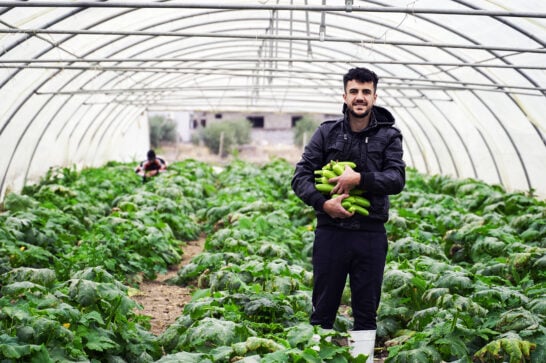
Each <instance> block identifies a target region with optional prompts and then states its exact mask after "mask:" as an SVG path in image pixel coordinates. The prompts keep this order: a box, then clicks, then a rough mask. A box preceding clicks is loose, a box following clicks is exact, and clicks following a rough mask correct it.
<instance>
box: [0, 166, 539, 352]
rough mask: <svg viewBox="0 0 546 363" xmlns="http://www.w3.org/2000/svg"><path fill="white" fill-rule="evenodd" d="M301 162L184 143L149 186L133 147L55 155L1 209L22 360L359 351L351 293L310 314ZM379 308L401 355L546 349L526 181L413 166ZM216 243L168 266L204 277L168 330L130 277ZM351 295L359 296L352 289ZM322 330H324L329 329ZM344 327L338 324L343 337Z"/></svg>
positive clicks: (13, 332) (5, 280)
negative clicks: (195, 245)
mask: <svg viewBox="0 0 546 363" xmlns="http://www.w3.org/2000/svg"><path fill="white" fill-rule="evenodd" d="M292 173H293V166H291V165H289V164H288V163H287V162H285V161H283V160H274V161H271V162H269V163H267V164H266V165H262V166H259V165H255V164H250V163H246V162H242V161H239V160H236V161H233V162H232V163H230V164H229V165H227V166H226V167H225V168H224V169H223V170H221V171H218V172H214V170H213V168H212V167H211V166H209V165H207V164H204V163H200V162H196V161H193V160H186V161H184V162H179V163H174V164H173V165H172V166H171V167H170V168H169V171H168V172H166V173H164V174H163V175H161V176H160V177H158V178H154V179H153V180H152V181H151V182H149V183H146V184H144V185H142V184H141V182H140V179H138V177H136V176H135V175H134V174H133V173H132V169H131V168H130V167H129V166H127V165H123V164H117V163H110V164H108V165H106V166H105V167H103V168H96V169H86V170H83V171H82V172H76V171H74V170H70V169H59V170H52V171H51V172H50V173H48V175H46V176H45V177H44V178H43V180H42V182H41V183H39V184H38V185H34V186H28V187H26V188H25V190H24V191H23V193H21V195H17V194H13V193H12V194H9V195H8V196H7V197H6V200H5V201H4V210H5V211H4V212H3V213H2V214H0V256H2V257H0V284H1V294H2V296H0V307H1V311H0V328H1V330H0V331H1V332H2V333H1V334H0V357H1V358H2V359H3V361H6V362H12V361H13V362H15V361H19V360H25V361H32V360H34V361H40V362H48V361H54V362H57V361H59V362H60V361H63V362H65V361H66V362H84V361H86V362H88V361H89V362H103V361H104V362H106V361H117V362H154V361H158V362H180V361H184V362H208V361H210V362H234V361H241V362H256V361H260V362H347V361H359V359H353V358H351V356H350V354H349V351H348V348H347V347H345V346H338V345H336V344H334V343H332V342H331V341H330V339H327V337H328V336H336V337H340V336H346V335H347V332H348V331H349V330H350V329H351V311H350V308H344V309H340V314H339V315H338V317H337V319H336V323H335V331H334V332H326V331H323V330H321V329H319V328H317V327H313V326H311V325H309V323H308V320H309V314H310V312H311V291H312V269H311V264H310V261H311V253H312V243H313V229H314V221H315V219H314V213H313V210H312V209H311V208H310V207H308V206H305V205H304V204H303V203H302V202H301V201H300V200H299V199H298V198H297V197H296V196H295V195H294V193H293V192H292V191H291V188H290V179H291V177H292ZM391 204H392V209H391V218H390V221H389V223H388V224H387V229H388V234H389V254H388V257H387V266H386V270H385V277H384V284H383V296H382V301H381V304H380V308H379V311H378V331H377V333H378V334H377V335H378V342H377V344H378V348H382V349H384V350H386V351H387V353H388V358H387V362H472V361H480V362H505V361H509V362H524V361H531V362H542V361H546V326H545V323H544V318H545V316H546V272H545V271H546V268H545V267H546V253H545V251H546V222H545V221H546V208H545V206H546V205H545V203H544V202H543V201H539V200H538V199H536V198H533V197H532V196H530V195H527V194H524V193H507V192H505V191H504V190H503V189H502V188H500V187H498V186H491V185H487V184H485V183H482V182H478V181H475V180H454V179H450V178H447V177H441V176H423V175H421V174H419V173H417V172H415V171H414V170H411V169H409V170H408V182H407V186H406V189H405V190H404V191H403V192H402V193H401V194H399V195H397V196H393V197H392V198H391ZM201 233H206V236H207V237H206V243H205V249H204V251H203V252H202V253H201V254H199V255H197V256H195V257H194V258H193V259H192V260H191V262H190V263H189V264H187V265H185V266H184V267H183V268H182V269H181V270H180V271H179V273H178V275H177V276H176V278H173V279H172V280H171V281H170V282H171V283H172V284H179V285H185V286H190V287H193V288H194V293H193V295H192V300H191V301H190V302H189V303H188V304H187V305H186V306H185V307H184V310H183V312H182V313H181V315H180V317H179V318H178V319H177V321H176V322H175V323H174V324H172V325H171V326H170V327H168V328H167V330H166V331H165V332H164V333H163V334H161V335H159V336H154V335H152V334H151V333H150V332H149V322H148V319H147V318H146V317H143V316H141V315H138V314H136V313H135V308H137V307H138V306H137V304H136V303H134V302H133V300H131V299H130V298H129V297H128V294H129V290H130V286H137V285H138V282H139V281H140V280H141V279H142V278H147V279H151V278H154V277H155V275H156V274H157V273H160V272H164V271H165V270H166V269H167V268H168V266H170V265H173V264H176V263H178V262H179V261H180V258H181V254H182V253H183V252H182V248H183V245H184V242H185V241H190V240H193V239H195V238H197V236H198V235H199V234H201ZM342 303H343V305H344V307H348V306H350V304H351V301H350V294H349V293H348V289H346V293H345V294H344V297H343V301H342ZM317 335H318V336H319V337H320V339H318V340H317V339H316V337H317ZM334 341H335V339H334Z"/></svg>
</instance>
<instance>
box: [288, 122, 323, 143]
mask: <svg viewBox="0 0 546 363" xmlns="http://www.w3.org/2000/svg"><path fill="white" fill-rule="evenodd" d="M318 125H320V121H318V120H315V119H313V118H311V117H310V116H304V117H303V118H302V119H301V120H299V121H297V122H296V125H295V126H294V129H295V130H294V144H295V145H297V146H301V147H303V146H305V144H306V143H307V142H308V141H309V139H310V138H311V135H313V133H314V132H315V130H316V129H317V127H318ZM304 136H305V138H304ZM304 139H305V140H304Z"/></svg>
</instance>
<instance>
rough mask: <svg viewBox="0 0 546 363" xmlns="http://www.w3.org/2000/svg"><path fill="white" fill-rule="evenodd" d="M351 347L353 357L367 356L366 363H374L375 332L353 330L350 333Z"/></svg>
mask: <svg viewBox="0 0 546 363" xmlns="http://www.w3.org/2000/svg"><path fill="white" fill-rule="evenodd" d="M350 335H351V337H350V338H349V346H350V347H351V355H352V356H353V357H356V356H357V355H359V354H366V355H367V356H368V359H367V360H366V363H373V349H374V346H375V330H353V331H351V332H350Z"/></svg>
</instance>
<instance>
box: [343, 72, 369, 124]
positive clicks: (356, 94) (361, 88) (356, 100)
mask: <svg viewBox="0 0 546 363" xmlns="http://www.w3.org/2000/svg"><path fill="white" fill-rule="evenodd" d="M376 98H377V94H376V93H375V91H374V88H373V82H359V81H357V80H354V79H353V80H350V81H348V82H347V85H346V87H345V93H344V94H343V100H344V101H345V103H346V104H347V108H348V109H349V112H350V113H351V115H352V116H353V117H356V118H364V117H366V116H368V115H369V114H370V111H371V110H372V106H373V105H374V103H375V99H376Z"/></svg>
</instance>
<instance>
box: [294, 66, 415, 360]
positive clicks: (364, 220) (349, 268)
mask: <svg viewBox="0 0 546 363" xmlns="http://www.w3.org/2000/svg"><path fill="white" fill-rule="evenodd" d="M377 83H378V77H377V75H376V74H375V73H374V72H372V71H370V70H368V69H366V68H353V69H350V70H349V71H348V72H347V74H345V75H344V77H343V85H344V93H343V100H344V104H343V117H341V118H339V119H337V120H331V121H325V122H323V123H322V124H321V125H320V126H319V127H318V128H317V130H316V131H315V132H314V134H313V136H312V138H311V139H310V141H309V143H308V144H307V145H306V146H305V149H304V152H303V154H302V157H301V159H300V161H299V162H298V163H297V165H296V168H295V172H294V175H293V178H292V189H293V190H294V192H295V193H296V195H297V196H298V197H299V198H300V199H302V200H303V201H304V202H305V203H306V204H308V205H310V206H312V207H314V209H315V214H316V218H317V227H316V230H315V239H314V243H313V257H312V263H313V281H314V286H313V294H312V304H313V307H312V308H313V309H312V314H311V318H310V320H311V324H313V325H320V326H321V327H322V328H323V329H328V330H330V329H333V325H334V322H335V319H336V315H337V310H338V308H339V305H340V302H341V296H342V293H343V289H344V287H345V284H346V280H347V276H349V283H350V289H351V304H352V312H353V318H354V324H353V329H352V331H350V332H349V334H350V338H349V342H348V343H349V346H350V347H351V348H350V349H351V354H352V355H353V356H355V357H356V356H357V355H358V354H361V353H362V354H367V355H368V360H367V362H373V351H374V346H375V335H376V329H377V324H376V319H377V308H378V306H379V300H380V295H381V285H382V282H383V273H384V268H385V262H386V255H387V248H388V244H387V234H386V230H385V222H386V221H387V219H388V213H389V197H388V196H389V195H391V194H398V193H400V192H401V191H402V189H403V188H404V185H405V180H406V176H405V175H406V174H405V163H404V161H403V160H402V156H403V150H402V134H401V132H400V131H399V130H398V129H397V128H395V127H394V121H395V120H394V117H393V116H392V114H391V113H390V112H389V111H388V110H387V109H385V108H383V107H379V106H375V101H376V98H377V93H376V91H377ZM331 160H334V161H352V162H354V163H355V164H356V168H354V169H352V168H351V167H348V166H345V170H344V171H343V173H342V174H341V175H340V176H337V177H334V178H331V179H330V180H329V182H330V183H335V187H334V189H333V190H332V193H331V194H339V196H337V197H331V196H329V195H325V194H323V193H321V192H319V191H317V190H316V188H315V176H316V175H315V174H314V171H315V170H318V169H321V168H322V167H323V166H324V165H326V164H327V163H328V162H330V161H331ZM353 189H355V190H360V191H361V192H363V195H362V196H363V197H365V198H366V199H368V200H369V201H370V203H371V205H370V206H369V207H368V212H369V214H368V215H367V216H366V215H362V214H358V213H350V212H349V211H348V210H346V209H345V208H344V207H343V206H342V205H341V202H342V201H343V199H345V198H347V197H348V196H349V192H351V191H352V190H353Z"/></svg>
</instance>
